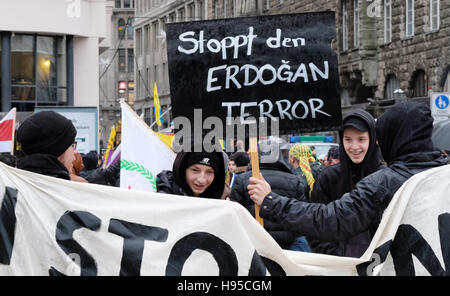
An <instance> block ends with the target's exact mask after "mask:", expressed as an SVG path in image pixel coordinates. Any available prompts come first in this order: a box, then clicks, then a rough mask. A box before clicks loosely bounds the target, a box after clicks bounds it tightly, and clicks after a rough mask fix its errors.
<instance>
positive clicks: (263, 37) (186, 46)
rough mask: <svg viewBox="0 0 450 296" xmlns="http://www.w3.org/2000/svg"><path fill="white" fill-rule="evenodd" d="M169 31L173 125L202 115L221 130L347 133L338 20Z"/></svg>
mask: <svg viewBox="0 0 450 296" xmlns="http://www.w3.org/2000/svg"><path fill="white" fill-rule="evenodd" d="M166 30H167V32H166V36H167V55H168V61H169V78H170V92H171V100H172V101H171V103H172V112H173V117H174V118H176V117H178V116H182V117H185V118H189V119H190V120H194V109H201V110H202V116H203V118H208V117H211V116H214V117H220V118H221V120H222V122H223V123H225V122H226V118H227V117H228V118H230V117H231V118H239V119H240V120H241V121H243V122H245V121H247V123H251V121H252V120H253V122H255V123H256V120H255V119H259V120H258V121H260V118H266V119H268V120H272V121H277V122H278V126H279V130H280V132H281V133H296V132H307V131H328V130H337V129H339V128H340V127H341V125H342V114H341V102H340V91H339V88H340V86H339V73H338V62H337V55H336V54H335V52H334V51H333V50H332V48H331V42H332V40H333V39H334V38H335V37H336V27H335V16H334V13H333V12H314V13H303V14H289V15H272V16H258V17H245V18H235V19H221V20H211V21H194V22H182V23H172V24H167V26H166ZM251 119H252V120H251ZM227 124H229V122H227ZM223 126H224V128H225V127H226V124H224V125H223ZM268 128H269V129H270V125H269V127H268Z"/></svg>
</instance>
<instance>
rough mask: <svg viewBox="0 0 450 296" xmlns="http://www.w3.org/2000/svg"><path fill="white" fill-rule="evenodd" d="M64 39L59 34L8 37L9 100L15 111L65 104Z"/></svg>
mask: <svg viewBox="0 0 450 296" xmlns="http://www.w3.org/2000/svg"><path fill="white" fill-rule="evenodd" d="M66 52H67V50H66V42H65V39H64V38H62V37H53V36H37V35H20V34H16V35H14V36H12V37H11V103H12V107H17V109H18V111H33V110H34V106H49V105H52V106H57V105H67V80H66V73H67V72H66V71H67V65H66V58H67V57H66Z"/></svg>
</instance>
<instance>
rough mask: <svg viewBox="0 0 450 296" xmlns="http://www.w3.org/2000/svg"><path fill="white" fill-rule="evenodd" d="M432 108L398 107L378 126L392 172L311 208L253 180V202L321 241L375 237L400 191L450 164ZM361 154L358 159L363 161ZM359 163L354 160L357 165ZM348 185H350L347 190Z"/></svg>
mask: <svg viewBox="0 0 450 296" xmlns="http://www.w3.org/2000/svg"><path fill="white" fill-rule="evenodd" d="M432 130H433V118H432V117H431V111H430V108H429V107H428V106H427V105H426V104H424V103H419V102H414V101H406V102H402V103H398V104H396V105H394V106H392V107H391V108H390V109H388V110H387V111H386V112H385V113H384V114H383V115H381V117H379V118H378V120H377V122H376V134H377V138H378V143H379V147H380V150H381V152H382V155H383V158H384V160H385V161H386V163H387V164H388V167H386V168H384V169H381V170H378V171H376V172H374V173H373V174H371V175H369V176H367V177H365V178H364V179H362V180H361V181H359V182H358V183H357V184H356V186H355V187H354V188H353V190H351V191H350V192H349V193H346V194H344V195H343V196H342V197H341V198H340V199H337V200H335V201H332V202H330V203H328V204H319V203H305V202H301V201H298V200H295V199H292V198H288V197H284V196H281V195H279V194H277V193H275V192H273V191H272V189H271V186H270V185H269V183H267V182H266V181H265V180H264V179H259V178H251V179H250V185H249V186H248V190H249V195H250V197H251V198H252V199H253V200H254V201H255V203H257V204H258V205H261V211H260V215H261V217H262V218H264V219H267V220H270V221H273V222H276V223H279V224H280V225H282V226H283V227H284V228H285V229H288V230H291V231H295V232H297V233H299V234H303V235H306V236H307V237H308V238H312V239H318V240H321V241H347V240H348V239H349V238H351V237H353V236H355V235H357V234H359V233H363V232H366V231H369V233H370V236H371V238H373V235H374V233H375V231H376V229H377V228H378V225H379V223H380V221H381V218H382V215H383V212H384V210H385V209H386V207H387V206H388V205H389V203H390V201H391V199H392V197H393V196H394V194H395V192H396V191H397V190H398V189H399V188H400V186H402V184H403V183H404V182H406V180H408V179H409V178H410V177H412V176H413V175H414V174H417V173H420V172H423V171H425V170H428V169H431V168H435V167H439V166H442V165H445V164H447V162H448V158H447V157H446V156H445V155H444V154H443V153H442V152H441V151H440V150H439V149H437V148H435V147H434V145H433V143H432V141H431V134H432ZM360 157H361V155H355V159H356V158H360ZM353 161H354V160H353ZM346 186H347V185H346Z"/></svg>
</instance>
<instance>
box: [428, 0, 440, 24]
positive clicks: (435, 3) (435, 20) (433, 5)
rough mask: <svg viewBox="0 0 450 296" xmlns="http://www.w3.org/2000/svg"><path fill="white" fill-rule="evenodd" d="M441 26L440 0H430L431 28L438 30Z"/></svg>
mask: <svg viewBox="0 0 450 296" xmlns="http://www.w3.org/2000/svg"><path fill="white" fill-rule="evenodd" d="M439 26H440V13H439V0H430V30H431V31H437V30H439Z"/></svg>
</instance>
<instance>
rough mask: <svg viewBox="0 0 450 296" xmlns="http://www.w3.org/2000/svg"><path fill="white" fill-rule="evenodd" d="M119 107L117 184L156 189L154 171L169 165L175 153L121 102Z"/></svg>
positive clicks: (130, 187) (170, 165)
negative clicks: (119, 140)
mask: <svg viewBox="0 0 450 296" xmlns="http://www.w3.org/2000/svg"><path fill="white" fill-rule="evenodd" d="M121 108H122V142H121V147H122V148H121V150H122V151H121V160H120V162H121V166H120V167H121V169H120V187H121V188H128V189H133V190H142V191H149V192H156V175H157V174H159V173H160V172H161V171H163V170H171V169H172V165H173V161H174V160H175V153H174V152H173V151H172V150H170V149H169V147H167V145H166V144H164V142H162V141H161V140H160V139H159V137H158V136H157V135H156V134H155V133H154V132H153V131H152V130H151V129H150V128H149V127H148V126H147V125H146V124H145V122H144V121H142V119H140V118H139V116H138V115H137V114H136V113H135V112H134V111H133V110H132V109H131V108H130V107H129V106H128V105H127V104H126V103H125V102H121Z"/></svg>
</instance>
